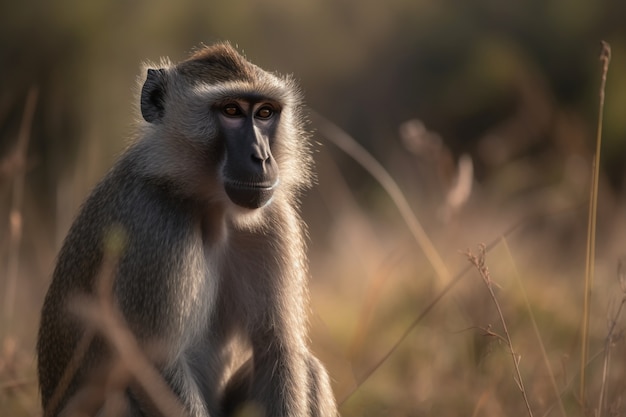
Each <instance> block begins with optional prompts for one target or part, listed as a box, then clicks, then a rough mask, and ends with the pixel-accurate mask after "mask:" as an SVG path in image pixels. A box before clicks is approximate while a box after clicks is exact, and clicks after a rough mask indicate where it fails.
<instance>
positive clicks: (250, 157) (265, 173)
mask: <svg viewBox="0 0 626 417" xmlns="http://www.w3.org/2000/svg"><path fill="white" fill-rule="evenodd" d="M280 111H281V107H280V105H279V104H278V103H277V102H275V101H272V100H268V99H265V98H262V97H253V96H248V97H244V98H239V99H230V100H225V101H223V102H220V103H218V104H216V106H215V107H214V112H215V114H216V116H217V120H218V125H219V132H220V133H219V136H220V140H222V141H223V143H224V151H225V155H224V159H223V161H224V162H223V165H222V172H221V174H222V180H223V184H224V190H225V191H226V194H227V195H228V197H229V198H230V200H231V201H232V202H233V203H235V204H237V205H238V206H241V207H245V208H248V209H256V208H259V207H263V206H265V205H266V204H268V203H269V202H270V201H271V199H272V196H273V195H274V190H275V188H276V187H277V186H278V182H279V175H278V166H277V164H276V160H275V159H274V157H273V155H272V144H273V142H274V138H275V137H276V131H277V127H278V124H279V123H280Z"/></svg>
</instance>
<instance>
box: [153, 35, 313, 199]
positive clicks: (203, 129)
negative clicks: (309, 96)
mask: <svg viewBox="0 0 626 417" xmlns="http://www.w3.org/2000/svg"><path fill="white" fill-rule="evenodd" d="M141 114H142V116H143V119H144V120H145V122H147V123H148V124H149V126H148V129H149V131H150V133H149V134H146V135H144V136H145V137H147V138H148V140H150V141H152V144H151V145H150V147H151V149H152V152H151V154H152V158H153V161H152V162H151V161H145V162H144V165H147V164H152V165H153V166H152V169H150V171H151V174H152V175H159V176H161V177H165V178H167V179H170V180H172V181H173V182H174V183H175V184H178V185H180V186H181V187H182V189H184V190H186V191H188V192H192V193H194V194H196V195H202V196H203V197H205V198H209V199H220V198H226V197H225V196H227V198H228V199H229V200H230V201H231V202H232V203H234V204H236V205H237V206H240V207H244V208H246V209H257V208H260V207H263V206H265V205H267V204H269V203H270V202H271V201H272V198H273V197H274V196H275V195H276V193H277V192H281V191H286V192H291V191H294V190H297V189H299V188H302V186H305V185H308V183H309V182H310V168H309V166H310V152H309V148H308V146H309V145H308V136H307V134H306V133H305V131H304V129H303V127H302V116H301V99H300V95H299V92H298V90H297V88H296V87H295V86H294V83H293V81H292V80H291V79H290V78H286V77H279V76H276V75H274V74H271V73H268V72H266V71H264V70H262V69H261V68H259V67H257V66H256V65H253V64H252V63H250V62H248V61H247V60H246V59H245V58H244V57H243V56H241V55H240V54H239V53H238V52H237V51H236V50H235V49H234V48H232V47H231V46H230V45H229V44H224V43H222V44H217V45H213V46H210V47H205V48H203V49H201V50H199V51H197V52H196V53H194V54H193V55H192V56H191V57H190V58H189V59H187V60H186V61H183V62H181V63H179V64H178V65H171V64H169V63H167V62H165V63H163V65H162V66H161V68H158V69H154V68H149V69H147V77H146V80H145V82H144V84H143V87H142V89H141ZM157 171H159V172H157Z"/></svg>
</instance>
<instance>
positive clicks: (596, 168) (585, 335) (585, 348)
mask: <svg viewBox="0 0 626 417" xmlns="http://www.w3.org/2000/svg"><path fill="white" fill-rule="evenodd" d="M600 61H601V62H602V79H601V82H600V91H599V96H600V100H599V105H598V127H597V131H596V152H595V155H594V157H593V166H592V173H591V179H592V181H591V190H590V197H589V219H588V222H587V256H586V261H585V265H586V266H585V298H584V304H583V324H582V331H581V354H580V389H579V396H580V403H581V405H582V406H583V407H584V406H585V364H586V363H587V356H588V355H589V353H588V352H589V317H590V316H591V292H592V290H593V274H594V269H595V252H596V218H597V211H598V183H599V177H600V149H601V147H602V119H603V117H604V90H605V86H606V75H607V73H608V71H609V62H610V61H611V46H610V45H609V44H608V43H606V42H604V41H602V52H601V53H600Z"/></svg>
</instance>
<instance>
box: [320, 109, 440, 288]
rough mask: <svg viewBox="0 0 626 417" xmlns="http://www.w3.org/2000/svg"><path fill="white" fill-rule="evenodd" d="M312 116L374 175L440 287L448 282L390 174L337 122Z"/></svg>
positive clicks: (342, 147) (435, 250)
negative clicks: (433, 272)
mask: <svg viewBox="0 0 626 417" xmlns="http://www.w3.org/2000/svg"><path fill="white" fill-rule="evenodd" d="M312 117H313V119H314V121H315V124H316V126H317V127H318V129H319V131H320V132H321V133H322V134H323V135H324V136H325V137H326V138H327V139H328V140H330V141H331V142H333V143H334V144H335V145H336V146H337V147H338V148H339V149H341V150H342V151H344V152H345V153H346V154H347V155H348V156H350V157H351V158H352V159H354V160H355V161H356V162H357V163H358V164H359V165H361V166H362V167H363V168H364V169H365V170H366V171H367V172H369V173H370V175H372V177H374V179H375V180H376V181H377V182H378V183H379V184H380V185H381V186H382V187H383V189H384V190H385V191H386V192H387V194H389V197H391V200H392V201H393V203H394V204H395V205H396V207H397V208H398V211H399V212H400V215H401V216H402V219H403V220H404V221H405V223H406V224H407V226H408V227H409V230H410V231H411V234H412V235H413V237H414V238H415V240H416V241H417V244H418V246H419V247H420V248H421V249H422V251H423V252H424V255H425V256H426V258H427V259H428V261H429V262H430V264H431V265H432V267H433V269H434V270H435V273H436V274H437V277H438V278H439V282H440V284H441V286H442V287H444V286H446V285H447V284H449V283H450V279H451V276H450V272H449V271H448V268H447V267H446V264H445V263H444V262H443V260H442V259H441V256H439V252H438V251H437V249H436V248H435V245H433V243H432V241H431V240H430V238H429V237H428V235H427V234H426V231H425V230H424V228H423V227H422V225H421V223H420V222H419V220H418V219H417V217H416V216H415V213H413V211H412V210H411V206H410V205H409V202H408V201H407V200H406V198H405V197H404V194H403V193H402V190H401V189H400V187H399V186H398V184H397V183H396V182H395V181H394V179H393V178H392V177H391V175H389V173H388V172H387V171H386V170H385V168H384V167H383V166H382V165H381V164H380V162H378V161H377V160H376V159H375V158H374V157H373V156H372V155H371V154H370V153H369V152H367V150H365V148H363V147H362V146H361V145H359V143H358V142H357V141H356V140H354V139H353V138H352V137H351V136H350V135H348V134H347V133H346V132H344V131H343V130H342V129H341V128H339V127H338V126H337V125H335V124H334V123H332V122H331V121H330V120H328V119H326V118H325V117H323V116H321V115H319V114H317V113H313V114H312Z"/></svg>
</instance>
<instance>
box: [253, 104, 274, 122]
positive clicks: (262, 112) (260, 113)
mask: <svg viewBox="0 0 626 417" xmlns="http://www.w3.org/2000/svg"><path fill="white" fill-rule="evenodd" d="M273 115H274V109H273V108H271V107H270V106H263V107H261V108H260V109H259V110H257V112H256V114H255V117H256V118H257V119H269V118H270V117H272V116H273Z"/></svg>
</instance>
